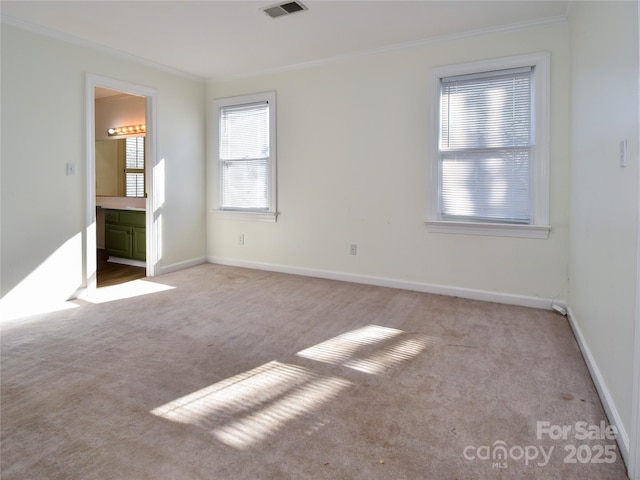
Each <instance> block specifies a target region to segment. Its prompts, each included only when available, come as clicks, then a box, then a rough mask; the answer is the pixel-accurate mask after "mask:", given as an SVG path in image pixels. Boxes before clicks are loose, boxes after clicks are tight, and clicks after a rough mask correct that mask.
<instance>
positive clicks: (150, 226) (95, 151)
mask: <svg viewBox="0 0 640 480" xmlns="http://www.w3.org/2000/svg"><path fill="white" fill-rule="evenodd" d="M155 111H156V92H155V90H153V89H149V88H147V87H142V86H139V85H134V84H129V83H126V82H122V81H119V80H113V79H109V78H106V77H99V76H96V75H87V83H86V124H87V125H86V128H87V137H86V138H87V179H86V180H87V188H86V192H87V199H86V204H87V209H86V212H87V224H86V235H85V239H86V241H85V245H84V248H86V250H85V262H84V267H85V275H86V276H85V278H86V288H87V294H88V295H89V296H91V295H92V294H94V293H95V290H96V289H97V288H98V287H103V286H111V285H115V284H119V283H123V282H127V281H130V280H135V279H139V278H144V277H145V276H149V277H151V276H154V275H155V273H156V265H157V263H158V258H159V249H158V248H157V245H158V237H159V232H158V228H159V227H158V222H156V221H155V219H156V215H157V212H156V210H157V209H156V208H154V205H155V203H154V199H155V198H156V195H155V191H154V182H153V172H154V168H155V165H156V163H157V162H156V160H155V159H156V151H157V149H156V148H155V138H156V137H155V135H154V133H155V131H156V129H155V124H156V122H155V118H156V117H155Z"/></svg>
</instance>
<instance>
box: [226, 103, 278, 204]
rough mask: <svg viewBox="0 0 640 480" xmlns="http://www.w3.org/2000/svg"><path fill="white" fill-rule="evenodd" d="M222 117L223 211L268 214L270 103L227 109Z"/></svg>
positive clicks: (228, 107) (229, 107) (235, 106)
mask: <svg viewBox="0 0 640 480" xmlns="http://www.w3.org/2000/svg"><path fill="white" fill-rule="evenodd" d="M219 115H220V119H219V120H220V126H219V128H220V146H219V149H220V151H219V160H220V209H221V210H242V211H268V210H269V208H270V205H271V200H270V195H271V192H270V185H271V179H270V171H271V169H270V155H271V151H270V131H269V129H270V125H269V123H270V122H269V119H270V115H269V103H268V102H258V103H249V104H242V105H229V106H223V107H221V108H220V111H219Z"/></svg>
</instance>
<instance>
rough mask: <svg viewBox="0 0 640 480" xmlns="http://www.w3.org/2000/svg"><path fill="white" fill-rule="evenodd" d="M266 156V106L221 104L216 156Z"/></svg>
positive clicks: (223, 157)
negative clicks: (227, 105)
mask: <svg viewBox="0 0 640 480" xmlns="http://www.w3.org/2000/svg"><path fill="white" fill-rule="evenodd" d="M268 156H269V105H268V104H266V103H264V104H257V105H256V104H253V105H240V106H232V107H224V108H222V109H221V112H220V158H221V159H222V160H235V159H243V158H267V157H268Z"/></svg>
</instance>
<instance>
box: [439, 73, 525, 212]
mask: <svg viewBox="0 0 640 480" xmlns="http://www.w3.org/2000/svg"><path fill="white" fill-rule="evenodd" d="M532 73H533V69H532V68H530V67H526V68H518V69H512V70H504V71H498V72H488V73H483V74H475V75H474V74H471V75H462V76H457V77H449V78H443V79H442V80H441V94H440V132H441V133H440V209H441V211H440V213H441V215H442V218H444V219H446V218H455V219H465V220H476V221H478V220H481V221H493V222H496V221H497V222H507V223H525V224H528V223H531V202H530V184H531V168H530V165H531V155H532V150H533V138H534V137H533V135H532V128H533V122H532V108H531V99H532V95H531V86H532V82H531V79H532Z"/></svg>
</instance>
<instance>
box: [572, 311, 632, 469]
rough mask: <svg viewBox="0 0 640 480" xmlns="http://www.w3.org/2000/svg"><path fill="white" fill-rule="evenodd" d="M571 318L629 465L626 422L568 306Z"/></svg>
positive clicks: (583, 354) (584, 356)
mask: <svg viewBox="0 0 640 480" xmlns="http://www.w3.org/2000/svg"><path fill="white" fill-rule="evenodd" d="M567 311H568V315H567V317H568V318H569V325H571V328H572V330H573V334H574V335H575V337H576V340H577V341H578V346H579V347H580V351H581V352H582V356H583V358H584V361H585V363H586V364H587V368H588V369H589V373H591V378H592V380H593V383H594V384H595V386H596V390H597V391H598V395H599V396H600V401H601V402H602V406H603V407H604V410H605V413H606V414H607V418H608V419H609V423H610V424H611V425H613V426H615V427H616V429H617V431H618V434H617V435H616V440H617V442H618V448H619V449H620V453H621V454H622V458H623V459H624V462H625V464H626V465H629V434H628V433H627V431H626V429H625V428H624V423H623V422H622V419H621V418H620V413H619V412H618V409H617V408H616V404H615V402H614V401H613V397H612V396H611V392H610V391H609V388H608V387H607V382H605V380H604V377H603V376H602V373H601V372H600V369H599V368H598V364H597V362H596V359H595V358H594V356H593V354H592V353H591V349H590V348H589V344H588V343H587V341H586V339H585V337H584V335H583V333H582V330H581V329H580V325H578V322H577V321H576V317H575V315H574V314H573V312H572V311H571V307H569V308H567Z"/></svg>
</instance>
